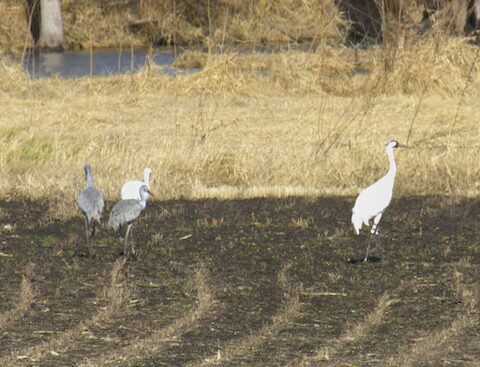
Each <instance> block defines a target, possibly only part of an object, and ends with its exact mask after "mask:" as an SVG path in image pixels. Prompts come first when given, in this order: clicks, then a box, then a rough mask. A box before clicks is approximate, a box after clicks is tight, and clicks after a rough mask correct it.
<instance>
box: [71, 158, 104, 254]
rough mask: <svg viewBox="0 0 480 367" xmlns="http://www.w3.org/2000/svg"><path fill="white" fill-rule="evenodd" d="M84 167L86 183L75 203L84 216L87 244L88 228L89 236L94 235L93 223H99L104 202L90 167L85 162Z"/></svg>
mask: <svg viewBox="0 0 480 367" xmlns="http://www.w3.org/2000/svg"><path fill="white" fill-rule="evenodd" d="M84 169H85V179H86V181H87V184H86V185H85V188H84V189H83V190H82V192H80V194H78V197H77V205H78V208H79V209H80V210H81V211H82V213H83V215H84V216H85V233H86V235H87V245H89V237H90V236H89V229H90V227H91V231H92V233H91V237H93V236H94V235H95V223H98V224H100V218H101V216H102V212H103V207H104V203H103V194H102V193H101V192H100V191H99V190H98V189H97V188H96V187H95V184H94V183H93V176H92V168H91V167H90V165H89V164H88V163H87V164H86V165H85V168H84Z"/></svg>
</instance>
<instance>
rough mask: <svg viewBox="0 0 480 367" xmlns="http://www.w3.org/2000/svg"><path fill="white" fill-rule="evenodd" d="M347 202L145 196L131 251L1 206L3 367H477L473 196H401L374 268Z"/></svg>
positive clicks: (29, 211) (42, 205) (37, 206)
mask: <svg viewBox="0 0 480 367" xmlns="http://www.w3.org/2000/svg"><path fill="white" fill-rule="evenodd" d="M353 201H354V200H353V199H352V198H321V199H318V200H309V199H300V198H292V199H281V200H280V199H278V200H267V199H261V200H260V199H259V200H243V201H215V200H210V201H170V202H153V203H149V205H148V207H147V210H146V212H145V215H144V216H143V217H142V218H141V219H140V220H139V221H138V222H137V223H136V224H135V225H134V227H133V236H134V239H135V243H136V247H137V248H139V249H140V254H139V255H138V257H137V258H131V259H130V260H128V261H126V262H123V261H122V256H121V251H122V249H123V246H122V245H121V244H120V243H119V242H118V238H117V237H115V236H114V235H113V234H112V233H108V232H107V231H106V229H105V228H101V230H100V232H99V233H98V234H97V236H96V239H95V244H94V245H93V247H92V249H91V251H89V250H88V248H87V246H86V244H85V240H84V227H83V225H84V224H83V218H82V217H81V216H80V214H78V216H76V217H74V216H72V217H70V218H68V217H66V218H65V219H63V220H55V219H52V217H51V216H50V217H49V216H46V215H45V213H46V212H48V210H49V207H50V204H48V203H46V202H20V201H10V202H1V203H0V208H1V211H0V223H1V227H0V228H1V234H0V236H1V237H0V279H1V281H0V294H1V297H0V366H17V365H18V366H77V365H85V366H88V365H95V366H97V365H115V366H209V365H219V366H242V365H243V366H302V365H303V366H317V365H318V366H407V365H412V366H474V365H475V366H476V365H478V361H479V360H480V344H479V343H478V340H479V337H480V323H479V316H478V307H477V298H478V284H479V280H480V274H479V271H478V269H479V264H480V260H479V259H480V257H479V251H480V228H479V223H480V201H479V200H478V199H477V200H473V199H461V198H459V199H457V198H445V197H419V198H404V199H400V200H396V201H394V202H393V203H392V205H391V207H390V208H389V211H388V212H387V213H386V214H385V215H384V217H383V218H382V222H381V225H382V226H381V231H382V232H381V235H380V238H379V239H380V241H381V247H379V248H377V249H376V250H375V251H374V252H372V261H370V262H368V263H364V262H362V261H358V260H360V259H361V258H362V256H363V254H364V251H365V245H366V235H365V234H362V235H360V236H359V237H355V236H354V232H353V229H352V227H351V224H350V213H351V212H350V210H351V207H352V206H353ZM72 205H74V204H73V203H72ZM107 207H108V209H109V208H111V203H109V205H108V206H107Z"/></svg>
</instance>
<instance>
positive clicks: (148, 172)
mask: <svg viewBox="0 0 480 367" xmlns="http://www.w3.org/2000/svg"><path fill="white" fill-rule="evenodd" d="M151 176H152V169H151V168H149V167H145V169H144V170H143V182H142V181H139V180H132V181H128V182H125V184H124V185H123V186H122V192H121V194H122V195H121V196H122V200H127V199H135V200H141V197H140V187H141V186H142V185H146V186H147V189H149V188H150V178H151ZM148 195H149V194H148V192H147V194H146V197H145V199H148Z"/></svg>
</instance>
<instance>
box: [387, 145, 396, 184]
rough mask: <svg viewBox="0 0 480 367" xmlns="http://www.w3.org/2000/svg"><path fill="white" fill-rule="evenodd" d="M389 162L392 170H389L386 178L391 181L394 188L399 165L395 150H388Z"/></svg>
mask: <svg viewBox="0 0 480 367" xmlns="http://www.w3.org/2000/svg"><path fill="white" fill-rule="evenodd" d="M387 156H388V160H389V161H390V169H389V170H388V172H387V174H386V177H387V178H388V179H389V181H390V180H391V182H392V186H393V182H394V180H395V174H396V173H397V164H396V163H395V156H394V155H393V149H387Z"/></svg>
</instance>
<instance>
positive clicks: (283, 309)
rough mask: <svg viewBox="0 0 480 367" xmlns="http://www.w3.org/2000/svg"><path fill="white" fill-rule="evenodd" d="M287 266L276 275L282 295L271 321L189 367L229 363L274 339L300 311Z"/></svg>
mask: <svg viewBox="0 0 480 367" xmlns="http://www.w3.org/2000/svg"><path fill="white" fill-rule="evenodd" d="M288 269H289V265H287V266H284V267H282V269H281V270H280V272H279V274H278V280H277V284H278V287H279V288H280V289H281V291H282V293H283V301H282V304H281V305H280V308H279V311H278V312H277V313H276V314H275V315H274V316H273V317H272V321H271V322H270V323H268V324H266V325H264V326H263V327H262V328H261V329H260V330H258V331H257V332H255V333H253V334H251V335H249V336H247V337H245V338H242V339H240V340H232V341H231V342H229V343H227V344H226V345H224V346H223V348H222V349H220V350H218V352H217V354H216V355H215V356H210V357H207V358H205V359H203V360H201V361H199V362H197V363H193V364H190V365H189V366H191V367H193V366H196V367H200V366H202V367H203V366H216V365H223V364H225V363H228V362H231V361H232V360H233V359H235V358H239V357H245V356H248V355H251V354H253V353H255V351H256V350H258V349H259V348H260V347H261V346H262V344H263V343H265V342H266V341H267V340H268V339H269V338H274V337H275V336H276V335H277V334H278V333H279V332H280V331H281V330H282V329H284V328H285V327H286V326H287V325H288V323H289V322H291V320H292V318H294V317H295V316H296V315H298V312H299V310H300V306H301V304H300V299H299V292H298V290H297V289H296V287H294V286H292V285H291V284H290V282H289V280H288V275H287V272H288Z"/></svg>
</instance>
